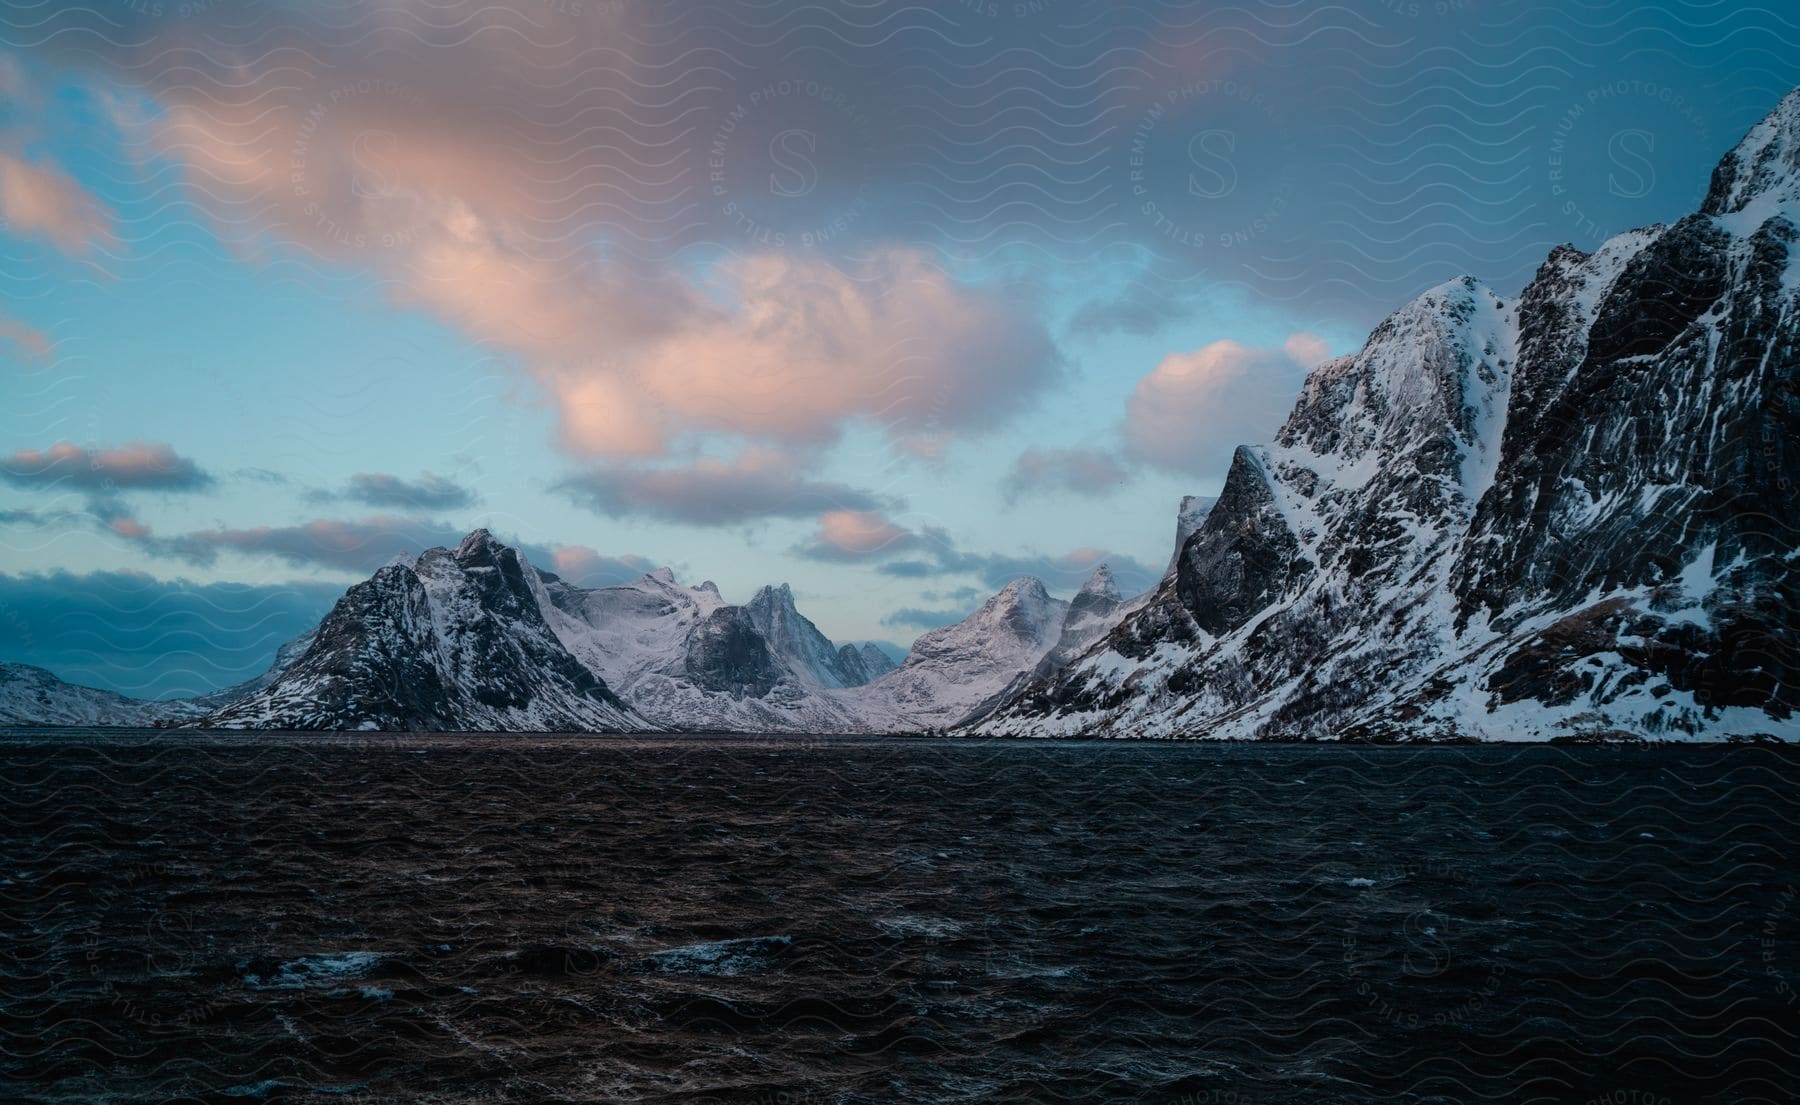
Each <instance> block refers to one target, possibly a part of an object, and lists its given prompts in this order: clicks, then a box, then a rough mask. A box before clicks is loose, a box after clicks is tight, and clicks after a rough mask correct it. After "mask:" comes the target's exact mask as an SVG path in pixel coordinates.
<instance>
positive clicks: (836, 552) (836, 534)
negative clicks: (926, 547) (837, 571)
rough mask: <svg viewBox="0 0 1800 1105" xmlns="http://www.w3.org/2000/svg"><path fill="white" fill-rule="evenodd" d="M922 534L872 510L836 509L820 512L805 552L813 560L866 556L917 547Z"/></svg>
mask: <svg viewBox="0 0 1800 1105" xmlns="http://www.w3.org/2000/svg"><path fill="white" fill-rule="evenodd" d="M919 541H920V538H919V535H918V534H915V533H913V532H912V531H911V530H908V529H906V528H904V527H902V526H898V525H895V524H894V523H893V522H891V521H889V520H888V518H887V517H886V515H883V514H882V513H880V512H879V511H872V510H833V511H829V512H827V513H825V514H821V515H820V516H819V528H818V532H817V533H816V534H814V536H813V538H812V541H811V542H810V543H809V544H807V545H806V546H803V547H802V549H801V550H800V551H801V555H804V556H806V557H808V558H810V559H813V560H863V559H867V558H870V557H879V556H891V555H893V554H895V553H898V552H901V551H904V550H906V549H910V548H913V547H914V546H916V545H918V544H919Z"/></svg>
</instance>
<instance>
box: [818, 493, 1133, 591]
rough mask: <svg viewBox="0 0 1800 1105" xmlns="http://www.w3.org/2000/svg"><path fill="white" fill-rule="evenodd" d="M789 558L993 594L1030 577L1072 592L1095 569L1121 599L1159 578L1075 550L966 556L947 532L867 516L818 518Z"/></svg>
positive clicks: (1120, 557)
mask: <svg viewBox="0 0 1800 1105" xmlns="http://www.w3.org/2000/svg"><path fill="white" fill-rule="evenodd" d="M794 552H795V554H796V555H799V556H803V557H806V558H808V559H811V560H823V561H833V562H838V563H855V562H872V563H874V564H875V571H877V572H878V573H880V574H882V575H885V576H891V577H894V578H897V579H933V578H937V577H941V576H958V575H961V576H973V577H975V578H976V579H979V580H981V581H982V583H983V584H985V585H986V586H988V587H989V588H992V589H994V590H998V589H999V588H1001V587H1004V586H1006V585H1007V584H1008V583H1011V582H1012V581H1013V580H1015V579H1018V578H1019V577H1020V576H1036V577H1037V578H1039V579H1041V580H1043V581H1044V583H1045V585H1046V586H1048V587H1050V588H1051V589H1053V590H1066V591H1072V590H1074V589H1075V588H1077V587H1080V586H1081V584H1082V583H1084V582H1086V581H1087V577H1088V576H1089V575H1090V574H1091V573H1092V572H1093V570H1094V569H1095V568H1097V567H1098V566H1100V565H1101V564H1107V565H1109V566H1110V567H1111V568H1112V571H1113V577H1114V579H1115V580H1116V581H1117V582H1118V585H1119V587H1120V588H1121V589H1122V590H1124V591H1126V592H1127V593H1134V592H1137V591H1143V590H1148V589H1149V588H1150V587H1151V586H1152V585H1153V584H1155V583H1156V581H1157V580H1158V579H1159V578H1161V572H1160V571H1157V570H1154V569H1152V568H1151V567H1150V566H1149V565H1147V564H1145V563H1143V562H1142V561H1140V560H1138V559H1136V558H1135V557H1131V556H1127V555H1125V554H1123V553H1117V552H1110V551H1108V550H1105V549H1097V548H1078V549H1074V550H1072V551H1070V552H1067V553H1063V554H1060V555H1055V554H1050V555H1046V554H1041V553H1025V554H1018V555H1012V554H1005V553H977V552H968V551H966V550H963V549H960V548H958V547H957V545H956V542H955V541H954V540H952V539H951V537H950V534H949V531H947V530H945V529H943V528H941V527H938V526H922V527H920V528H919V529H918V530H909V529H905V528H903V527H901V526H899V525H897V524H895V523H894V522H892V521H890V520H889V519H888V518H887V517H885V516H884V515H881V514H877V513H869V512H860V513H859V512H847V511H846V512H832V513H827V514H826V515H823V516H821V517H820V519H819V529H818V531H817V532H816V533H815V534H814V535H813V536H812V537H811V538H810V539H809V540H807V541H805V542H803V543H801V544H800V545H799V546H798V547H796V548H795V549H794ZM930 593H931V592H927V594H930ZM958 593H961V592H953V593H952V594H953V595H954V594H958ZM946 597H949V596H946Z"/></svg>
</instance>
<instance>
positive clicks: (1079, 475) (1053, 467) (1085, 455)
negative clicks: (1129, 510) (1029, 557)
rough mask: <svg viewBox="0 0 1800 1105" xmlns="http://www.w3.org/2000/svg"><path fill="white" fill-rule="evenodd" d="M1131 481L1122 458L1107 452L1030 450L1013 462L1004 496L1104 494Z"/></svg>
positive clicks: (1013, 498)
mask: <svg viewBox="0 0 1800 1105" xmlns="http://www.w3.org/2000/svg"><path fill="white" fill-rule="evenodd" d="M1130 478H1131V474H1130V473H1129V472H1128V471H1127V470H1126V468H1125V465H1124V464H1123V463H1122V462H1121V461H1120V460H1119V458H1118V457H1117V456H1115V455H1113V454H1112V453H1111V452H1108V451H1107V450H1104V449H1027V450H1025V451H1024V452H1023V453H1020V454H1019V457H1018V459H1017V460H1015V461H1013V466H1012V470H1011V471H1010V472H1008V473H1007V476H1006V479H1005V481H1004V482H1003V483H1002V485H1001V493H1002V494H1003V495H1005V497H1006V500H1007V501H1008V502H1016V501H1017V500H1019V499H1020V498H1023V497H1024V496H1027V495H1030V494H1033V493H1037V492H1043V491H1070V492H1073V493H1075V494H1077V495H1103V494H1105V493H1106V492H1108V491H1112V490H1115V489H1117V488H1118V486H1119V485H1120V484H1122V483H1124V482H1125V481H1126V480H1128V479H1130Z"/></svg>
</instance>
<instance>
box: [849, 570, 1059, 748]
mask: <svg viewBox="0 0 1800 1105" xmlns="http://www.w3.org/2000/svg"><path fill="white" fill-rule="evenodd" d="M1068 612H1069V603H1067V602H1064V601H1063V600H1062V599H1057V598H1052V597H1051V596H1050V593H1049V592H1048V591H1046V590H1045V589H1044V584H1043V583H1042V581H1040V580H1037V579H1035V578H1032V577H1030V576H1026V577H1024V578H1021V579H1016V580H1014V581H1012V582H1011V583H1009V584H1007V585H1006V587H1005V588H1004V589H1003V590H1001V592H1000V593H999V594H997V595H995V596H994V597H993V598H990V599H988V600H987V602H985V603H983V604H982V606H981V609H979V610H977V611H975V612H974V613H973V614H970V615H969V616H968V617H966V618H964V619H963V620H962V621H960V622H957V623H956V624H955V625H950V626H945V627H944V628H942V629H934V630H932V631H931V632H929V633H926V634H923V635H921V636H920V637H919V639H918V640H916V641H914V642H913V647H912V652H910V653H909V654H908V655H907V657H906V662H905V663H904V664H901V665H900V666H899V667H898V668H897V669H895V670H894V671H891V672H889V673H888V674H886V675H884V676H882V677H881V678H880V679H877V680H876V681H875V682H873V683H871V684H869V686H868V687H867V688H866V689H865V690H864V692H863V694H862V695H861V696H860V705H861V707H862V710H863V712H864V713H865V714H866V715H867V716H869V717H870V718H871V719H872V720H874V721H877V722H883V721H884V722H885V723H886V724H885V726H884V727H885V728H888V729H892V730H897V731H906V730H915V729H941V728H945V727H948V726H951V725H954V724H956V723H957V722H959V721H962V720H963V719H965V718H967V717H968V716H969V715H970V714H972V713H975V712H977V711H978V710H979V709H980V708H981V707H982V706H983V704H985V703H987V702H989V701H990V700H992V699H994V698H995V696H997V695H999V694H1001V693H1002V692H1003V691H1005V690H1006V689H1007V688H1008V687H1010V686H1012V685H1013V684H1014V682H1015V681H1016V680H1018V679H1019V677H1020V676H1021V675H1024V674H1028V673H1030V672H1031V671H1032V670H1033V669H1034V668H1035V667H1036V666H1037V663H1038V661H1039V660H1042V659H1043V658H1044V656H1045V655H1046V654H1048V653H1049V652H1050V650H1051V649H1053V648H1055V647H1056V644H1057V642H1058V641H1059V640H1061V639H1062V632H1063V623H1064V621H1065V620H1066V619H1067V616H1068Z"/></svg>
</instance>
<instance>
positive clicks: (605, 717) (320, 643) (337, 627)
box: [196, 530, 647, 731]
mask: <svg viewBox="0 0 1800 1105" xmlns="http://www.w3.org/2000/svg"><path fill="white" fill-rule="evenodd" d="M542 594H543V584H542V581H541V580H540V579H539V577H538V575H537V573H536V571H535V570H534V569H533V568H532V567H531V565H530V563H529V562H528V561H527V560H526V559H525V558H524V557H523V556H522V555H520V554H519V553H518V551H517V550H515V549H512V548H509V547H507V546H506V545H503V544H501V543H500V542H499V541H497V540H495V539H494V538H493V536H492V535H491V534H489V533H488V532H487V531H486V530H476V531H475V532H474V533H471V534H470V535H469V536H468V537H466V538H464V539H463V542H462V544H461V545H460V546H458V547H457V549H456V550H455V551H451V550H449V549H443V548H437V549H430V550H427V551H426V552H425V553H423V554H422V555H420V557H419V558H418V560H417V561H416V562H415V563H413V564H412V565H411V566H408V565H405V564H391V565H389V566H388V567H385V568H383V569H381V570H380V571H378V572H376V573H375V575H374V576H373V577H372V578H370V579H369V580H367V581H366V582H363V583H359V584H357V585H356V586H354V587H352V588H350V590H349V591H348V592H346V593H345V595H344V597H343V598H341V599H339V600H338V602H337V605H336V606H334V607H333V608H332V611H331V613H330V614H328V615H326V617H325V620H324V621H323V622H321V623H320V625H319V627H318V629H317V630H316V631H315V634H314V638H313V640H312V642H311V644H310V645H309V646H308V647H307V648H306V650H305V652H304V653H303V654H302V655H301V656H300V657H299V658H298V659H296V660H294V662H293V663H292V664H291V665H290V666H289V667H288V668H287V669H286V670H285V671H283V672H281V673H280V675H279V676H277V678H276V679H275V680H274V681H273V682H271V683H269V684H268V685H267V686H265V687H263V688H261V689H259V690H256V691H253V692H251V693H250V694H248V695H246V696H244V697H243V698H240V699H238V700H237V701H235V702H232V703H231V704H229V705H227V706H223V707H221V708H219V709H217V710H214V711H213V712H211V713H209V714H207V715H206V716H205V717H203V718H201V719H199V721H198V722H196V724H199V725H203V726H206V727H210V728H225V729H236V728H245V729H384V730H551V731H555V730H577V731H605V730H621V729H624V730H630V729H643V728H647V726H646V724H645V722H644V720H643V719H642V718H641V717H639V716H638V715H637V714H636V713H634V712H633V711H632V710H631V708H630V707H628V706H626V705H625V703H624V702H622V701H621V700H620V699H619V698H618V696H617V695H615V694H614V693H613V692H612V691H611V690H610V689H609V688H608V687H607V686H606V684H605V682H604V681H602V680H601V679H600V678H599V677H597V676H596V675H595V674H594V673H593V672H592V671H590V670H589V669H588V668H587V667H585V666H584V665H583V664H582V663H581V662H580V661H578V660H576V659H575V657H574V656H572V655H570V653H569V652H568V650H567V649H565V648H564V647H563V646H562V643H561V641H560V640H559V639H558V637H557V635H556V633H555V632H554V631H552V629H551V628H550V625H549V623H548V622H547V621H546V620H545V618H544V615H543V606H544V602H543V601H542V599H541V596H542Z"/></svg>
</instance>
